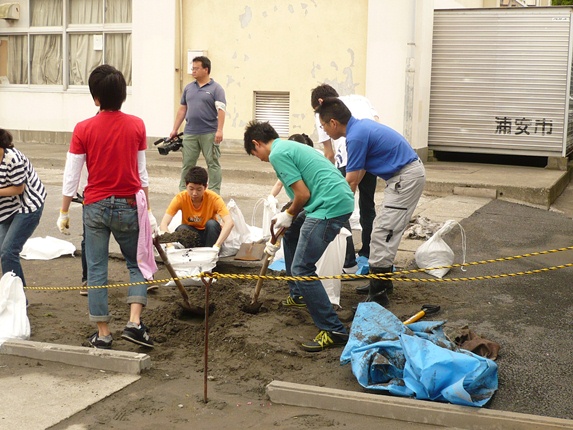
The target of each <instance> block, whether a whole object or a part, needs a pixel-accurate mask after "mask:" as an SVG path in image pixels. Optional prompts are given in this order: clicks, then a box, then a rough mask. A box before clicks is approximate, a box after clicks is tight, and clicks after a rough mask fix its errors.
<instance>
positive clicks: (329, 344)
mask: <svg viewBox="0 0 573 430" xmlns="http://www.w3.org/2000/svg"><path fill="white" fill-rule="evenodd" d="M346 342H348V335H347V334H346V333H339V332H337V331H326V330H321V331H319V332H318V334H317V335H316V337H315V338H314V340H312V341H309V342H305V343H303V344H302V345H301V346H302V349H304V350H305V351H308V352H318V351H322V350H323V349H326V348H335V347H338V346H344V345H346Z"/></svg>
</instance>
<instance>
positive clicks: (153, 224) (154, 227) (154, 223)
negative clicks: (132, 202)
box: [147, 209, 159, 236]
mask: <svg viewBox="0 0 573 430" xmlns="http://www.w3.org/2000/svg"><path fill="white" fill-rule="evenodd" d="M147 215H148V216H149V224H150V225H151V234H152V235H153V236H155V235H156V234H157V232H158V231H159V229H158V227H157V220H156V219H155V217H154V216H153V213H151V209H148V210H147Z"/></svg>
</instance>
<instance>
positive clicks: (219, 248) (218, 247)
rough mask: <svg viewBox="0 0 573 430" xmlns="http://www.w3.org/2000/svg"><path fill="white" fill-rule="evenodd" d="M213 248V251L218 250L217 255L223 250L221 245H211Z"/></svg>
mask: <svg viewBox="0 0 573 430" xmlns="http://www.w3.org/2000/svg"><path fill="white" fill-rule="evenodd" d="M211 249H212V250H213V251H217V255H219V251H220V250H221V247H220V246H219V245H213V246H212V247H211Z"/></svg>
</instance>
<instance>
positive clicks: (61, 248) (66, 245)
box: [20, 236, 76, 260]
mask: <svg viewBox="0 0 573 430" xmlns="http://www.w3.org/2000/svg"><path fill="white" fill-rule="evenodd" d="M74 252H76V247H75V246H74V244H73V243H71V242H68V241H66V240H62V239H56V238H55V237H51V236H46V237H33V238H31V239H28V240H27V241H26V243H25V244H24V248H22V252H20V257H22V258H23V259H25V260H52V259H54V258H58V257H61V256H62V255H68V254H69V255H74Z"/></svg>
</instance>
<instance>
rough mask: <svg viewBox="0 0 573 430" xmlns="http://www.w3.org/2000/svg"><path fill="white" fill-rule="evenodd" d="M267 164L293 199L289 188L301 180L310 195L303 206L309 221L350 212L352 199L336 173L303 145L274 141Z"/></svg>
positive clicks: (322, 157) (316, 152)
mask: <svg viewBox="0 0 573 430" xmlns="http://www.w3.org/2000/svg"><path fill="white" fill-rule="evenodd" d="M271 145H272V146H271V154H270V156H269V162H270V163H271V165H272V166H273V168H274V170H275V172H276V174H277V177H278V178H279V179H280V181H281V182H282V183H283V185H284V190H285V192H286V193H287V195H288V196H289V197H290V198H291V199H293V198H294V192H293V190H292V189H291V187H290V186H291V185H292V184H294V183H295V182H297V181H299V180H302V181H303V182H304V183H305V185H306V187H307V188H308V189H309V191H310V199H309V200H308V202H307V203H306V205H305V206H304V210H305V211H306V216H307V217H309V218H318V219H331V218H335V217H338V216H341V215H345V214H348V213H351V212H352V211H353V210H354V195H353V194H352V191H351V190H350V186H349V185H348V182H346V179H344V177H343V176H342V174H341V173H340V171H339V170H338V169H337V168H336V167H335V166H334V164H332V163H331V162H330V161H329V160H328V159H327V158H326V157H325V156H324V155H322V154H320V153H319V152H318V151H317V150H316V149H314V148H311V147H310V146H307V145H301V144H300V143H298V142H293V141H291V140H281V139H275V140H274V141H273V143H272V144H271Z"/></svg>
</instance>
